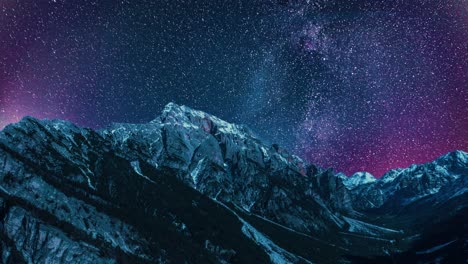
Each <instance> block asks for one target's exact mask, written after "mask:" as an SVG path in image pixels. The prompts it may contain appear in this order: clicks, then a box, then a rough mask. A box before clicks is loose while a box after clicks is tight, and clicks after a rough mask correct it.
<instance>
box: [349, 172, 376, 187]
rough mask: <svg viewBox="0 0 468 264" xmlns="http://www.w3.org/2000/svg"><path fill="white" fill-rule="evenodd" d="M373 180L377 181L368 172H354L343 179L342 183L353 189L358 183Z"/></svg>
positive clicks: (371, 181)
mask: <svg viewBox="0 0 468 264" xmlns="http://www.w3.org/2000/svg"><path fill="white" fill-rule="evenodd" d="M375 181H377V179H376V178H375V177H374V176H373V175H372V174H370V173H368V172H356V173H354V174H353V175H352V176H351V177H349V178H348V179H345V180H344V182H343V183H344V184H345V186H346V187H348V188H349V189H353V188H355V187H357V186H359V185H364V184H368V183H373V182H375Z"/></svg>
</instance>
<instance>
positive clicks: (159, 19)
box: [0, 0, 468, 176]
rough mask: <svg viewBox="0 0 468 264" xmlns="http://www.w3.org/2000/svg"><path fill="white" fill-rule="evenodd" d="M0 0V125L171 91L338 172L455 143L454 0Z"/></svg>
mask: <svg viewBox="0 0 468 264" xmlns="http://www.w3.org/2000/svg"><path fill="white" fill-rule="evenodd" d="M350 2H357V3H350ZM402 2H408V3H402ZM0 8H1V9H0V48H1V55H0V127H3V126H5V125H6V124H8V123H10V122H16V121H18V120H19V119H20V118H21V117H22V116H24V115H32V116H36V117H39V118H60V119H67V120H71V121H73V122H76V123H78V124H80V125H83V126H89V127H93V128H99V127H103V126H106V125H108V124H109V123H111V122H133V123H135V122H147V121H149V120H151V119H153V118H154V117H155V116H156V115H158V113H159V112H160V111H161V109H162V107H163V106H164V105H165V104H167V103H168V102H171V101H173V102H176V103H179V104H185V105H188V106H191V107H193V108H198V109H201V110H204V111H206V112H209V113H212V114H214V115H217V116H219V117H221V118H223V119H226V120H228V121H231V122H236V123H244V124H247V125H248V126H249V127H251V128H252V129H253V130H254V131H256V133H258V135H259V136H260V137H262V138H263V139H264V140H266V141H268V142H270V143H279V144H281V145H283V146H284V147H285V148H287V149H290V150H291V151H292V152H294V153H296V154H297V155H299V156H301V157H303V158H305V159H306V160H308V161H310V162H313V163H316V164H319V165H321V166H324V167H333V168H335V170H336V171H343V172H345V173H347V174H351V173H353V172H356V171H363V170H365V171H369V172H371V173H373V174H375V175H376V176H381V175H382V174H383V173H384V172H385V171H387V170H389V169H391V168H396V167H406V166H408V165H410V164H412V163H421V162H426V161H429V160H431V159H433V158H435V157H436V156H438V155H441V154H444V153H446V152H448V151H451V150H455V149H462V150H465V151H466V150H467V149H468V114H467V113H468V84H467V83H468V3H466V1H462V0H446V1H324V0H322V1H299V0H298V1H225V2H223V1H211V0H201V1H138V3H136V2H131V1H88V0H86V1H61V0H55V1H0Z"/></svg>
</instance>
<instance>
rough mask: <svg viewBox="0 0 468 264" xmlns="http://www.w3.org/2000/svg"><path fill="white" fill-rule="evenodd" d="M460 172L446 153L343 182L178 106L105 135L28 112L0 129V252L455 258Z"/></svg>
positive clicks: (255, 259) (251, 259)
mask: <svg viewBox="0 0 468 264" xmlns="http://www.w3.org/2000/svg"><path fill="white" fill-rule="evenodd" d="M467 174H468V173H467V153H465V152H462V151H455V152H452V153H449V154H447V155H444V156H442V157H440V158H439V159H437V160H435V161H434V162H432V163H428V164H423V165H413V166H411V167H409V168H407V169H398V170H393V171H390V172H388V173H387V174H386V175H385V176H384V177H382V178H381V179H375V178H374V177H373V176H372V175H370V174H368V173H357V174H355V175H353V176H352V177H350V178H347V177H345V176H343V175H341V174H334V173H333V171H332V170H331V169H323V168H319V167H317V166H314V165H313V164H308V163H307V162H305V161H304V160H302V159H300V158H299V157H297V156H295V155H292V154H290V153H288V152H287V151H286V150H285V149H283V148H281V147H280V146H278V145H275V144H273V145H267V144H265V143H263V142H262V140H261V139H260V138H259V137H257V136H256V135H255V133H253V132H252V131H251V130H250V129H249V128H247V127H245V126H242V125H235V124H230V123H228V122H225V121H223V120H221V119H219V118H217V117H215V116H212V115H209V114H207V113H204V112H201V111H197V110H194V109H191V108H189V107H186V106H179V105H176V104H173V103H170V104H168V105H167V106H166V107H165V108H164V110H163V111H162V113H161V115H160V116H158V117H157V118H156V119H155V120H153V121H151V122H149V123H146V124H113V125H112V126H110V127H109V128H107V129H103V130H100V131H94V130H92V129H88V128H81V127H78V126H75V125H74V124H72V123H69V122H65V121H61V120H37V119H35V118H32V117H25V118H24V119H23V120H21V121H20V122H19V123H17V124H12V125H9V126H7V127H6V128H5V129H4V130H3V131H2V132H0V252H1V256H2V261H3V263H63V262H72V263H311V262H316V263H350V262H357V263H362V262H365V261H369V262H374V263H375V261H379V262H380V261H382V262H386V261H395V260H396V261H403V260H404V259H423V260H427V261H432V260H435V259H439V258H443V259H446V260H455V261H458V260H460V259H465V258H466V253H465V252H466V246H465V244H466V243H465V241H466V240H467V239H466V234H467V233H468V232H466V231H467V230H466V225H463V224H461V223H464V222H465V223H466V221H464V220H466V215H467V214H466V212H467V210H466V208H467V201H468V199H467V192H466V191H467V186H468V185H467V177H466V175H467ZM460 219H461V220H460ZM434 226H438V227H440V229H439V231H440V232H436V233H434V228H433V227H434Z"/></svg>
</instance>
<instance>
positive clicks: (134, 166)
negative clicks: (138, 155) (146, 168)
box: [130, 160, 156, 183]
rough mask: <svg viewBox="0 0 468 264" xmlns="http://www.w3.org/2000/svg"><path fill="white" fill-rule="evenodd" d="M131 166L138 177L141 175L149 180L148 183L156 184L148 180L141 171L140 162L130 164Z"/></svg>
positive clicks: (148, 179)
mask: <svg viewBox="0 0 468 264" xmlns="http://www.w3.org/2000/svg"><path fill="white" fill-rule="evenodd" d="M130 165H132V168H133V170H134V171H135V172H136V173H137V174H138V175H140V176H141V177H143V178H144V179H145V180H147V181H149V182H151V183H156V182H155V181H153V180H151V179H150V178H148V177H147V176H145V175H143V172H142V171H141V168H140V162H139V161H138V160H136V161H132V162H130Z"/></svg>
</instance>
